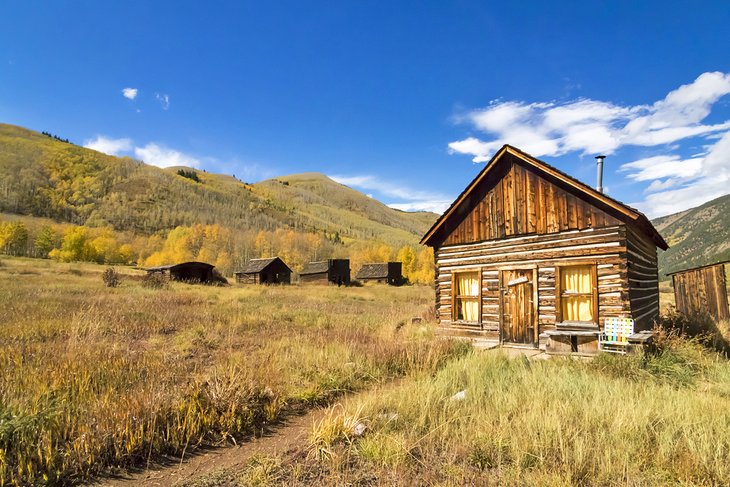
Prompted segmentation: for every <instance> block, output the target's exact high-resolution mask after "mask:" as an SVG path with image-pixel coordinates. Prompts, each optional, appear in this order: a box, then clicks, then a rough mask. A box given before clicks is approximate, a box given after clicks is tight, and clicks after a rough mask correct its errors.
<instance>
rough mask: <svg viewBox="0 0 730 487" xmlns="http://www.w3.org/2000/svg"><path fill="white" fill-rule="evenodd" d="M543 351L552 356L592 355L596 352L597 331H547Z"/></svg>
mask: <svg viewBox="0 0 730 487" xmlns="http://www.w3.org/2000/svg"><path fill="white" fill-rule="evenodd" d="M545 334H546V335H547V343H546V344H545V351H546V352H547V353H549V354H553V355H570V354H578V355H594V354H595V353H596V351H597V350H598V347H597V339H598V331H594V330H548V331H546V332H545Z"/></svg>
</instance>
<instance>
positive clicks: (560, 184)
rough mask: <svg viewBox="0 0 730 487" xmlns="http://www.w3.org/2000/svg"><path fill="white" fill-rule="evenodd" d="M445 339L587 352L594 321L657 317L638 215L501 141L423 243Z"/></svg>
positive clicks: (651, 242)
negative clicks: (430, 257) (430, 253)
mask: <svg viewBox="0 0 730 487" xmlns="http://www.w3.org/2000/svg"><path fill="white" fill-rule="evenodd" d="M421 243H422V244H425V245H428V246H431V247H433V249H434V260H435V266H436V274H435V285H436V312H437V315H438V317H439V322H440V326H441V327H442V328H441V330H442V331H446V332H447V334H449V333H453V334H461V333H459V332H460V331H463V332H466V334H469V335H476V336H480V337H483V338H485V339H487V340H493V341H495V342H499V343H501V344H502V345H516V346H528V347H538V346H539V347H540V348H544V347H548V349H549V347H550V342H551V340H552V341H553V342H554V343H564V342H565V341H567V344H568V346H569V347H570V348H569V351H572V352H578V353H593V352H595V350H596V349H597V336H598V334H599V333H600V331H601V330H602V323H603V322H604V320H605V318H609V317H630V318H632V319H633V320H634V321H635V329H636V330H637V331H639V330H643V329H648V328H651V327H652V324H653V322H654V320H655V319H656V318H657V317H658V314H659V286H658V272H657V247H658V248H660V249H663V250H666V249H667V248H668V246H667V243H666V242H665V241H664V239H663V238H662V236H661V235H660V234H659V232H657V230H656V229H655V228H654V226H653V225H652V224H651V222H649V220H648V219H647V218H646V216H644V215H643V214H642V213H641V212H639V211H638V210H636V209H634V208H631V207H629V206H627V205H625V204H623V203H621V202H619V201H617V200H615V199H613V198H611V197H609V196H607V195H606V194H604V193H602V192H601V191H598V190H596V189H593V188H592V187H590V186H588V185H586V184H583V183H582V182H580V181H578V180H576V179H574V178H572V177H570V176H569V175H567V174H565V173H564V172H562V171H560V170H558V169H556V168H554V167H552V166H550V165H548V164H547V163H545V162H543V161H540V160H538V159H536V158H534V157H532V156H530V155H529V154H526V153H525V152H522V151H521V150H519V149H517V148H515V147H512V146H509V145H505V146H504V147H502V148H501V149H500V150H499V151H498V152H497V153H496V154H495V155H494V157H493V158H492V159H491V160H490V161H489V163H488V164H487V165H486V166H485V167H484V168H483V169H482V171H481V172H480V173H479V174H478V175H477V177H476V178H475V179H474V180H473V181H472V182H471V183H470V184H469V185H468V186H467V188H466V189H465V190H464V191H463V192H462V193H461V195H459V197H458V198H457V199H456V200H455V201H454V202H453V203H452V205H451V206H450V207H449V208H448V209H447V210H446V212H444V214H443V215H441V217H440V218H439V219H438V220H437V221H436V222H435V223H434V225H433V226H432V227H431V229H430V230H429V231H428V232H427V233H426V235H425V236H424V237H423V239H422V240H421Z"/></svg>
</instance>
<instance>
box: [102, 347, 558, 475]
mask: <svg viewBox="0 0 730 487" xmlns="http://www.w3.org/2000/svg"><path fill="white" fill-rule="evenodd" d="M505 350H506V353H507V356H509V357H510V358H519V357H522V356H527V357H528V358H530V359H539V358H542V355H544V354H542V353H541V352H540V351H535V350H527V349H525V350H523V349H514V350H511V349H501V350H498V351H496V352H498V353H499V352H501V353H505ZM492 353H494V352H492ZM401 382H402V381H401V380H399V379H396V380H394V381H391V382H388V383H385V384H380V385H376V386H374V387H373V388H370V389H366V390H363V391H361V392H357V393H353V394H349V395H346V396H344V397H342V398H341V400H340V402H343V401H348V402H350V401H354V400H356V399H357V397H358V396H360V395H362V394H366V393H370V392H372V391H373V390H376V391H377V390H384V389H392V388H394V387H397V386H398V385H399V384H401ZM328 409H329V408H328V407H322V408H317V409H313V410H311V411H308V412H306V413H304V414H302V415H299V416H291V417H289V418H287V419H286V420H285V421H284V422H283V423H281V424H279V425H277V426H274V427H272V428H271V429H270V430H269V431H267V432H266V433H264V435H262V436H260V437H257V438H254V439H251V440H248V441H244V442H243V443H240V444H239V445H238V446H234V445H231V446H223V447H216V448H209V449H202V450H198V451H196V452H195V453H192V454H190V455H188V456H186V457H185V458H184V459H183V461H180V458H179V457H178V458H175V457H172V456H166V457H162V458H158V459H156V461H155V462H154V463H152V464H151V465H150V466H149V467H148V468H142V469H138V470H135V471H131V472H127V473H125V474H121V475H119V476H116V477H108V478H101V479H96V480H95V481H93V482H91V484H89V485H93V486H109V487H132V486H143V487H164V486H172V485H177V486H180V485H185V484H187V483H191V482H193V481H194V480H196V479H198V478H201V477H204V476H205V475H206V474H211V473H214V472H218V471H221V470H228V469H235V468H236V467H243V466H244V465H245V464H246V463H247V462H248V461H249V460H250V459H251V458H252V457H253V456H254V455H263V456H273V455H281V454H286V453H295V452H297V451H299V450H302V449H303V448H305V447H306V444H307V437H308V435H309V432H310V431H311V430H312V426H313V425H314V424H316V423H317V422H319V421H320V420H321V419H322V418H323V417H324V415H325V414H326V413H327V411H328Z"/></svg>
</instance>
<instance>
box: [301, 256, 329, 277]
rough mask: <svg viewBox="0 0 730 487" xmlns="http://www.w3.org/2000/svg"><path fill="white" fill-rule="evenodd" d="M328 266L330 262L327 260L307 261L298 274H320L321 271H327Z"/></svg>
mask: <svg viewBox="0 0 730 487" xmlns="http://www.w3.org/2000/svg"><path fill="white" fill-rule="evenodd" d="M329 268H330V263H329V261H328V260H322V261H319V262H309V263H307V264H306V265H305V266H304V269H302V272H300V273H299V275H307V274H321V273H323V272H327V271H329Z"/></svg>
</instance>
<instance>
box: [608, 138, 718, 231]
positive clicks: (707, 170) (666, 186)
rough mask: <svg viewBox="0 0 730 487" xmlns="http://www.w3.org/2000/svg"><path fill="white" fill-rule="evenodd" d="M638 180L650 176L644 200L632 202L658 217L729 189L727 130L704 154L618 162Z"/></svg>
mask: <svg viewBox="0 0 730 487" xmlns="http://www.w3.org/2000/svg"><path fill="white" fill-rule="evenodd" d="M621 170H622V171H635V172H631V173H630V174H629V177H630V178H634V179H637V180H652V182H651V184H650V185H649V186H648V187H647V188H646V193H647V196H646V198H645V199H644V201H640V202H637V203H633V205H635V206H638V207H640V208H642V209H643V210H644V211H645V212H646V214H647V215H648V216H649V217H652V218H653V217H657V216H662V215H668V214H671V213H676V212H678V211H682V210H685V209H687V208H692V207H694V206H698V205H701V204H703V203H705V202H707V201H710V200H712V199H715V198H718V197H720V196H722V195H725V194H727V193H728V191H729V190H730V131H728V132H726V133H725V134H723V136H722V137H721V138H720V139H719V140H717V142H715V143H714V144H713V145H712V146H710V147H709V148H708V151H707V153H706V154H705V155H704V156H700V157H692V158H690V159H685V160H681V159H680V158H679V157H676V156H659V157H652V158H648V159H642V160H639V161H635V162H631V163H628V164H624V165H623V166H621Z"/></svg>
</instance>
